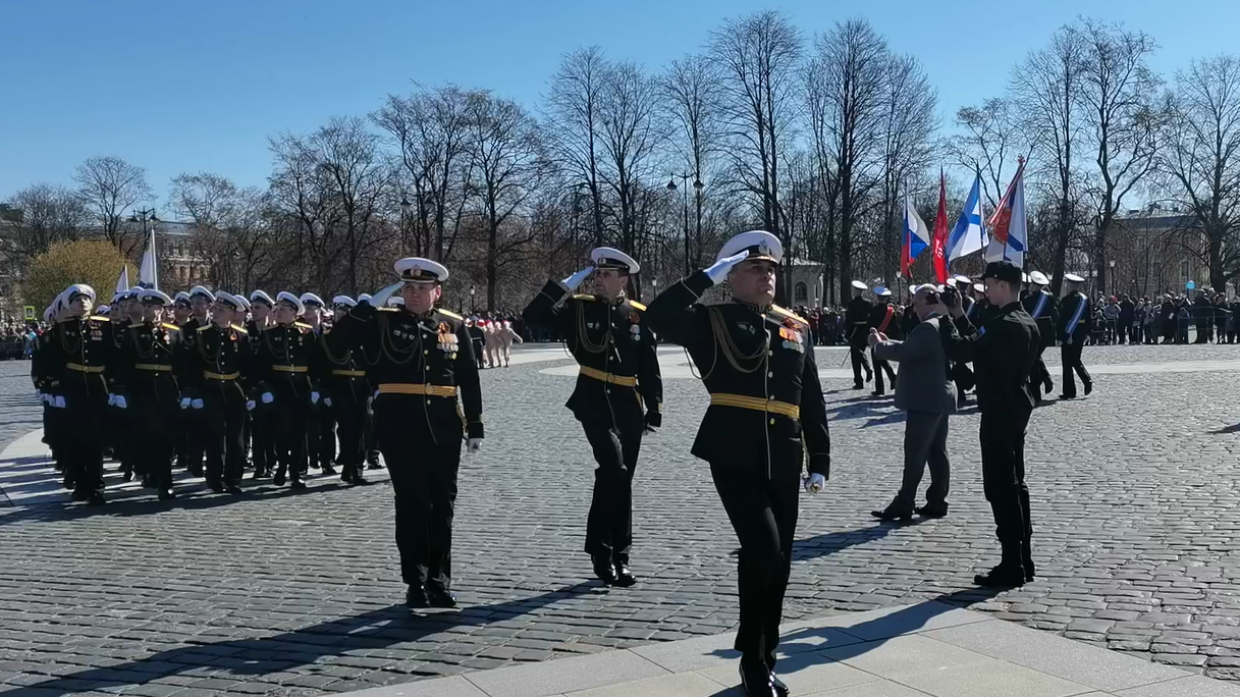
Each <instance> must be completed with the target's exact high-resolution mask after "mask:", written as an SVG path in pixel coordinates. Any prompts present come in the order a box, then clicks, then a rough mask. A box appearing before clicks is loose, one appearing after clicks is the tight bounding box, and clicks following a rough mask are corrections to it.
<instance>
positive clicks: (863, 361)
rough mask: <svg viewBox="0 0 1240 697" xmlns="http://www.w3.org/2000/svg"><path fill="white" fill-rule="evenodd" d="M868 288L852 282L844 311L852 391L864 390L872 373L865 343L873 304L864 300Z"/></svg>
mask: <svg viewBox="0 0 1240 697" xmlns="http://www.w3.org/2000/svg"><path fill="white" fill-rule="evenodd" d="M869 289H870V287H869V286H867V285H866V284H864V283H862V282H861V281H853V282H852V295H853V296H852V300H849V301H848V306H847V307H846V308H845V309H844V325H845V326H844V331H845V332H847V334H846V336H847V338H848V357H849V358H851V359H852V370H853V389H854V390H861V389H865V383H867V382H869V381H870V380H871V379H872V378H873V377H874V373H873V372H872V371H871V370H870V361H869V360H868V359H867V358H866V356H865V353H866V349H867V346H866V343H867V342H868V341H869V339H868V338H867V337H869V335H870V332H869V326H870V311H871V310H873V309H874V306H873V304H871V303H870V301H869V300H866V299H865V292H866V291H867V290H869ZM862 368H865V381H864V382H863V381H862V380H861V369H862Z"/></svg>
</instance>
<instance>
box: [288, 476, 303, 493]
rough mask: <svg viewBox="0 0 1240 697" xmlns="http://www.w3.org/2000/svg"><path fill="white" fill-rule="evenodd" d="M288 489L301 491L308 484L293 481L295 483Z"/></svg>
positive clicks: (298, 480) (297, 480)
mask: <svg viewBox="0 0 1240 697" xmlns="http://www.w3.org/2000/svg"><path fill="white" fill-rule="evenodd" d="M288 488H290V489H292V490H293V491H301V490H303V489H305V488H306V483H305V482H303V481H301V480H300V479H296V480H293V482H292V483H291V484H289V485H288Z"/></svg>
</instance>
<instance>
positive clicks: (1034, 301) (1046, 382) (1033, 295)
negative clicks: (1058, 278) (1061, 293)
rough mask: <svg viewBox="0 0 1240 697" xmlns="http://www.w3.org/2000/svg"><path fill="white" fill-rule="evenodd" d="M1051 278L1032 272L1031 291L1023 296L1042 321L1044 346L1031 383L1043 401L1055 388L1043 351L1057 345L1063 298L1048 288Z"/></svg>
mask: <svg viewBox="0 0 1240 697" xmlns="http://www.w3.org/2000/svg"><path fill="white" fill-rule="evenodd" d="M1050 283H1051V282H1050V279H1048V278H1047V277H1046V274H1044V273H1042V272H1041V271H1031V272H1029V294H1028V295H1026V296H1025V297H1024V298H1023V299H1021V306H1022V307H1024V308H1025V312H1028V313H1029V316H1030V317H1032V318H1033V321H1034V322H1036V323H1037V325H1038V335H1039V337H1040V339H1041V342H1042V350H1041V351H1038V360H1037V361H1036V362H1035V363H1034V364H1033V368H1032V369H1031V370H1030V371H1029V387H1030V391H1032V392H1033V396H1034V399H1036V400H1037V401H1038V402H1041V401H1042V396H1043V394H1050V393H1051V391H1052V390H1054V389H1055V383H1054V382H1053V381H1052V380H1051V372H1050V371H1049V370H1047V369H1046V361H1044V360H1042V353H1043V352H1044V351H1045V350H1046V349H1047V348H1049V347H1052V346H1054V345H1055V334H1056V332H1057V331H1058V329H1057V328H1058V326H1059V301H1058V300H1057V299H1056V298H1055V296H1054V295H1051V293H1050V291H1048V290H1047V289H1046V287H1047V286H1049V285H1050Z"/></svg>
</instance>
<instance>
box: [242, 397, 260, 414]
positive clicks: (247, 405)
mask: <svg viewBox="0 0 1240 697" xmlns="http://www.w3.org/2000/svg"><path fill="white" fill-rule="evenodd" d="M256 406H258V405H257V404H255V403H254V400H252V399H247V400H246V401H245V410H246V411H254V407H256Z"/></svg>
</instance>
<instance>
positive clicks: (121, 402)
mask: <svg viewBox="0 0 1240 697" xmlns="http://www.w3.org/2000/svg"><path fill="white" fill-rule="evenodd" d="M112 401H113V403H115V404H116V408H117V409H128V408H129V403H128V402H126V401H125V395H123V394H118V395H116V396H115V398H114V399H113V400H112Z"/></svg>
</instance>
